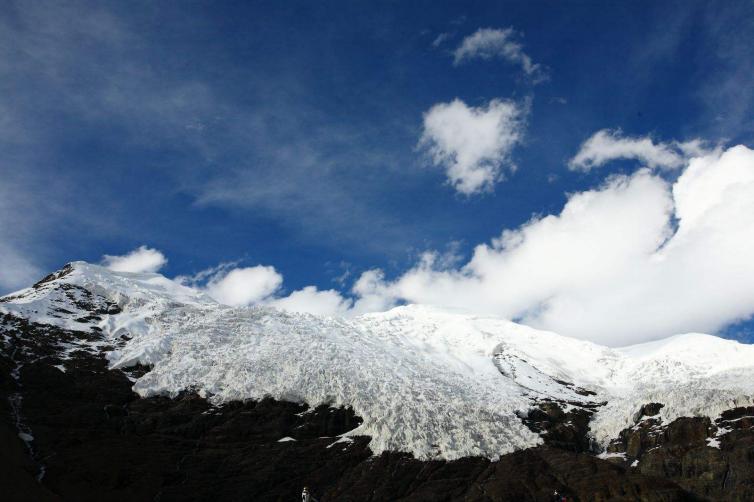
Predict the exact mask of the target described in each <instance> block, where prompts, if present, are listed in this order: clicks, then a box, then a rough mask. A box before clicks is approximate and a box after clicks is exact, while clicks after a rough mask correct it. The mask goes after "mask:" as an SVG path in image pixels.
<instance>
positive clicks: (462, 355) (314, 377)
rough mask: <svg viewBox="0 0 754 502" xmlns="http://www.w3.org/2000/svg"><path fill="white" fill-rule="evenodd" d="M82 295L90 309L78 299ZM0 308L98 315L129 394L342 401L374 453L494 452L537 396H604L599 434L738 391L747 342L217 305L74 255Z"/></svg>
mask: <svg viewBox="0 0 754 502" xmlns="http://www.w3.org/2000/svg"><path fill="white" fill-rule="evenodd" d="M91 308H95V310H96V311H97V313H98V314H97V315H95V316H92V315H89V314H87V310H91ZM0 312H4V313H7V314H12V315H14V316H20V317H24V318H27V319H30V320H32V321H33V322H38V323H46V324H54V325H58V326H62V327H64V328H67V329H74V330H98V331H101V332H102V333H103V334H104V336H105V337H106V338H107V339H108V341H110V342H112V343H111V345H112V346H113V347H114V348H113V349H112V350H110V352H109V354H108V358H109V360H110V363H111V366H112V367H113V368H126V367H129V366H133V365H135V364H137V363H140V364H145V365H150V366H151V367H152V368H151V371H149V372H148V373H146V374H145V375H143V376H141V377H140V378H138V379H136V380H135V382H134V390H135V391H136V392H138V393H139V394H140V395H142V396H149V395H155V394H168V395H175V394H177V393H179V392H181V391H183V390H186V389H191V390H194V391H196V392H198V393H199V394H201V395H203V396H205V397H207V398H209V399H210V400H211V401H213V402H215V403H223V402H226V401H229V400H234V399H260V398H262V397H265V396H271V397H273V398H276V399H282V400H292V401H299V402H301V401H303V402H306V403H308V404H309V405H311V406H317V405H319V404H323V403H326V404H330V405H334V406H339V405H343V406H352V407H353V408H354V411H355V413H356V414H357V415H359V416H360V417H361V418H362V419H363V420H364V421H363V423H362V425H361V426H360V427H359V428H358V429H356V430H354V431H352V432H351V433H350V434H352V435H360V434H363V435H369V436H371V437H372V442H371V443H370V447H371V448H372V450H373V451H374V452H375V453H379V452H381V451H384V450H399V451H407V452H411V453H413V454H414V455H415V456H417V457H419V458H422V459H429V458H444V459H454V458H459V457H463V456H469V455H475V456H486V457H489V458H496V457H498V456H499V455H502V454H505V453H509V452H511V451H514V450H517V449H522V448H527V447H531V446H534V445H537V444H539V443H541V441H542V440H541V438H540V437H539V435H538V434H535V433H534V432H532V431H531V430H529V429H528V428H527V427H525V426H524V424H523V423H522V421H521V419H520V417H521V416H522V415H525V414H526V413H527V410H529V409H530V408H531V407H532V406H534V405H535V404H536V402H537V401H538V400H541V399H553V400H557V401H559V402H562V403H565V406H578V405H580V404H590V405H594V404H597V403H606V404H604V405H603V406H601V407H599V408H598V411H597V412H596V413H595V415H594V417H593V419H592V423H591V429H592V434H593V435H594V437H595V439H596V440H597V441H598V442H599V443H601V444H606V443H607V442H609V441H610V439H612V438H614V437H616V436H617V434H618V433H619V431H620V430H622V429H623V428H625V427H627V426H630V425H632V424H633V420H634V416H635V414H636V413H637V411H638V409H639V408H640V407H641V406H642V405H643V404H645V403H647V402H660V403H664V404H665V406H664V407H663V408H662V412H661V417H660V418H661V419H663V420H672V419H673V418H675V417H678V416H689V415H691V416H693V415H708V416H710V417H715V416H717V415H718V414H719V413H720V412H721V411H723V410H725V409H728V408H731V407H733V406H741V405H748V404H751V403H752V402H753V401H752V396H753V395H754V379H753V378H751V377H752V376H753V375H754V347H752V346H750V345H744V344H740V343H737V342H733V341H730V340H723V339H720V338H717V337H712V336H708V335H697V334H693V335H680V336H676V337H671V338H669V339H666V340H662V341H659V342H651V343H648V344H642V345H638V346H633V347H626V348H621V349H615V348H608V347H603V346H600V345H596V344H593V343H590V342H587V341H583V340H576V339H572V338H567V337H563V336H560V335H557V334H555V333H550V332H545V331H540V330H535V329H533V328H530V327H527V326H523V325H520V324H516V323H513V322H510V321H507V320H505V319H499V318H493V317H479V316H472V315H464V314H459V313H451V312H445V311H442V310H439V309H436V308H432V307H426V306H404V307H398V308H395V309H393V310H390V311H388V312H383V313H376V314H367V315H363V316H360V317H357V318H353V319H341V318H331V317H323V316H315V315H311V314H298V313H288V312H282V311H279V310H276V309H273V308H267V307H237V308H231V307H227V306H223V305H220V304H218V303H216V302H215V301H213V300H212V299H211V298H209V297H208V296H206V295H204V294H202V293H201V292H199V291H196V290H194V289H191V288H188V287H185V286H182V285H180V284H177V283H175V282H173V281H171V280H169V279H166V278H165V277H163V276H161V275H158V274H131V273H125V272H112V271H109V270H107V269H105V268H102V267H99V266H96V265H90V264H86V263H83V262H76V263H73V264H71V265H70V266H69V267H67V268H65V269H63V270H62V271H61V272H59V273H58V274H56V275H53V276H50V277H49V278H47V280H46V281H44V282H42V283H40V284H38V285H36V286H35V287H33V288H29V289H27V290H22V291H20V292H18V293H16V294H14V295H11V296H8V297H5V298H3V299H2V301H0Z"/></svg>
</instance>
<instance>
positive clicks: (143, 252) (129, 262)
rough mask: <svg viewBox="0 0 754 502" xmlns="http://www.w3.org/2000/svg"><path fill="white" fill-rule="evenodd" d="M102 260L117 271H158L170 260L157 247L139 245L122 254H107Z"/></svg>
mask: <svg viewBox="0 0 754 502" xmlns="http://www.w3.org/2000/svg"><path fill="white" fill-rule="evenodd" d="M102 262H103V264H104V265H105V266H106V267H107V268H109V269H110V270H113V271H115V272H157V271H158V270H160V269H161V268H162V267H163V266H164V265H165V264H166V263H167V262H168V260H167V258H165V255H164V254H162V253H161V252H160V251H158V250H156V249H152V248H148V247H147V246H139V247H138V248H136V249H134V250H133V251H131V252H130V253H127V254H125V255H122V256H112V255H105V256H103V257H102Z"/></svg>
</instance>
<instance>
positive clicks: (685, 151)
mask: <svg viewBox="0 0 754 502" xmlns="http://www.w3.org/2000/svg"><path fill="white" fill-rule="evenodd" d="M704 153H705V149H704V147H703V143H702V142H701V141H700V140H698V139H697V140H692V141H687V142H685V143H678V142H673V143H661V142H658V143H655V142H654V141H653V140H652V138H650V137H633V138H632V137H623V136H622V134H621V131H620V130H616V131H611V130H609V129H602V130H600V131H597V132H596V133H594V134H593V135H592V136H591V137H590V138H589V139H587V140H586V141H585V142H584V143H583V144H582V145H581V148H580V149H579V151H578V153H577V154H576V155H575V156H574V157H573V158H572V159H571V160H570V161H569V163H568V167H570V168H571V169H572V170H578V171H589V170H591V169H592V168H594V167H600V166H602V165H603V164H606V163H607V162H610V161H612V160H616V159H635V160H638V161H639V162H641V163H642V164H644V165H645V166H647V167H650V168H653V169H654V168H658V167H659V168H664V169H674V168H678V167H681V166H682V165H683V164H684V161H685V160H686V158H687V157H689V156H692V155H695V156H699V155H703V154H704Z"/></svg>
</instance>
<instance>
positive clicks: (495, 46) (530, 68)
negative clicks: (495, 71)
mask: <svg viewBox="0 0 754 502" xmlns="http://www.w3.org/2000/svg"><path fill="white" fill-rule="evenodd" d="M517 37H518V34H517V33H516V30H514V29H513V28H504V29H493V28H480V29H478V30H477V31H476V32H474V33H473V34H471V35H469V36H467V37H466V38H464V39H463V41H462V42H461V45H459V46H458V48H456V50H455V52H454V53H453V63H454V64H455V65H460V64H462V63H464V62H465V61H469V60H472V59H487V60H488V59H494V58H499V59H503V60H504V61H507V62H508V63H511V64H515V65H519V66H520V67H521V69H522V70H523V72H524V74H525V75H526V76H527V77H528V78H529V79H531V80H532V81H533V82H534V83H538V82H542V81H544V80H547V79H548V75H547V72H546V71H545V69H544V68H543V67H542V66H541V65H539V64H537V63H534V62H533V61H532V59H531V57H529V55H528V54H526V53H525V52H524V49H523V45H522V44H521V43H520V42H518V41H516V38H517Z"/></svg>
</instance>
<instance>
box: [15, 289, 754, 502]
mask: <svg viewBox="0 0 754 502" xmlns="http://www.w3.org/2000/svg"><path fill="white" fill-rule="evenodd" d="M70 294H71V296H72V297H73V298H75V300H76V302H78V304H77V305H76V308H79V309H88V311H89V312H91V315H93V316H100V315H103V314H105V313H107V312H110V311H113V310H115V309H117V305H114V304H110V303H108V302H105V301H103V299H102V298H99V297H97V296H96V295H92V294H91V293H89V292H86V293H84V292H82V291H71V292H70ZM61 308H63V307H62V306H61ZM0 344H1V346H2V350H0V393H1V394H2V395H1V396H0V448H1V450H0V451H2V455H0V499H2V500H3V501H5V500H7V501H16V500H18V501H27V500H28V501H48V500H71V501H89V500H91V501H95V500H96V501H101V500H108V501H110V500H114V501H118V500H129V501H141V500H159V501H173V500H175V501H179V500H180V501H183V500H197V501H198V500H213V501H214V500H223V501H225V500H239V501H241V500H243V501H251V500H254V501H258V500H298V497H299V496H300V492H301V488H302V487H303V486H304V485H308V486H309V487H311V489H312V491H313V492H314V494H315V496H317V498H318V499H319V500H321V501H323V502H324V501H334V500H338V501H344V500H345V501H348V500H372V501H383V500H385V501H387V500H391V501H393V500H406V501H409V500H410V501H422V500H427V501H430V500H431V501H437V500H466V501H477V500H478V501H502V500H516V501H528V500H532V501H538V500H543V501H545V500H550V497H551V495H552V492H553V491H554V490H558V492H560V493H561V494H565V495H567V496H569V500H594V501H608V500H609V501H620V500H626V501H628V500H646V501H681V500H696V499H719V500H751V499H752V495H751V494H752V492H751V478H752V472H754V468H752V467H753V466H754V434H752V430H751V427H752V423H753V422H752V420H754V413H752V412H754V410H752V409H738V410H731V411H730V412H729V413H727V414H725V415H723V417H722V418H721V420H720V421H719V423H715V424H712V423H709V421H707V422H704V421H703V420H701V419H681V420H678V421H676V422H673V424H670V426H668V427H665V428H663V427H659V424H652V423H650V422H649V421H644V422H641V424H645V422H646V424H645V425H641V424H640V425H641V426H640V427H639V428H638V429H637V430H633V429H631V430H629V431H624V434H622V435H621V437H620V438H619V441H617V442H616V444H614V445H613V448H614V449H615V450H616V451H626V450H627V449H628V444H629V442H631V441H633V443H632V445H638V446H632V447H631V448H632V450H631V451H632V452H633V453H636V455H637V456H636V457H635V458H637V459H640V463H639V466H638V467H637V468H631V467H629V466H628V464H629V463H628V462H626V463H625V465H624V464H621V465H616V464H614V463H611V462H607V461H604V460H601V459H599V458H596V457H595V456H594V455H593V454H592V453H591V451H590V450H591V446H590V443H589V439H588V423H589V417H590V416H591V413H592V412H593V409H589V408H583V407H582V408H573V409H571V410H570V411H568V412H564V411H563V406H562V405H563V403H557V402H548V401H543V402H542V403H540V407H539V409H537V410H532V412H531V413H530V414H529V416H528V417H525V418H523V420H524V421H525V422H526V423H527V424H528V425H529V427H531V428H532V429H534V430H537V431H540V432H542V433H543V437H544V439H545V443H546V444H545V445H544V446H541V447H538V448H533V449H529V450H525V451H519V452H515V453H513V454H509V455H504V456H503V457H501V458H500V459H499V460H498V461H495V462H491V461H489V460H487V459H482V458H465V459H461V460H457V461H453V462H445V461H419V460H416V459H414V458H412V457H411V456H410V455H406V454H402V453H390V452H389V453H384V454H382V455H379V456H376V457H375V456H372V452H371V451H370V450H369V438H368V437H358V436H357V437H353V438H351V439H350V440H343V439H340V438H339V435H341V434H343V433H345V432H347V431H349V430H352V429H354V428H355V427H357V426H358V425H359V424H360V423H361V420H360V419H359V418H358V417H357V416H355V415H354V413H353V411H352V410H350V409H343V408H340V409H333V408H329V407H327V406H320V407H318V408H316V409H309V408H308V407H307V406H306V405H299V404H294V403H286V402H278V401H273V400H271V399H265V400H262V401H258V402H253V401H248V402H234V403H229V404H227V405H225V406H222V407H213V406H211V405H210V404H209V403H208V402H207V401H206V400H204V399H201V398H200V397H198V396H196V395H195V394H192V393H188V392H187V393H184V394H182V395H179V396H175V397H174V398H172V399H171V398H167V397H152V398H146V399H141V398H139V397H138V396H137V395H135V394H134V393H133V392H132V391H131V385H132V380H131V378H133V377H136V376H138V375H142V374H144V372H147V371H149V369H150V368H148V367H143V366H141V367H134V368H130V369H129V370H128V371H127V372H122V371H118V370H109V369H108V368H107V364H106V360H105V353H106V351H108V350H110V347H108V346H107V345H106V344H105V343H104V340H103V337H102V336H101V335H100V334H99V333H98V332H96V331H95V332H93V333H81V332H74V331H66V330H62V329H58V328H53V327H50V326H44V325H35V324H30V323H28V322H27V321H25V320H24V319H19V318H15V317H11V316H3V317H2V319H0ZM63 346H65V347H67V348H68V354H69V357H68V358H65V359H64V358H61V356H60V353H61V352H60V348H61V347H63ZM595 406H597V405H595ZM649 411H651V410H648V411H647V412H646V413H644V414H649ZM640 418H641V417H640ZM655 425H658V428H653V427H655ZM642 427H643V428H642ZM727 429H731V431H730V432H727V433H726V434H725V435H721V436H720V443H721V448H720V449H719V450H718V449H715V448H710V447H708V446H707V445H706V440H707V438H708V436H709V435H711V434H713V435H714V434H717V433H718V432H719V431H722V430H727ZM637 434H638V436H637ZM637 437H638V439H636V438H637ZM291 438H292V439H294V440H289V439H291ZM658 438H660V439H658ZM656 446H659V448H655V447H656ZM620 448H624V449H623V450H621V449H620ZM652 448H655V449H652ZM630 458H634V457H630ZM747 469H748V470H747Z"/></svg>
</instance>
